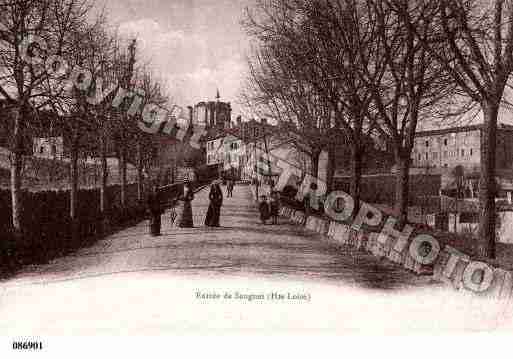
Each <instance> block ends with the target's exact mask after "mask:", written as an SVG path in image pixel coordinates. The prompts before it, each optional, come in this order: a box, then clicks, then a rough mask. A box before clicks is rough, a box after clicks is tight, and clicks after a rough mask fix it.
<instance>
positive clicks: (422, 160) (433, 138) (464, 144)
mask: <svg viewBox="0 0 513 359" xmlns="http://www.w3.org/2000/svg"><path fill="white" fill-rule="evenodd" d="M481 141H482V125H471V126H462V127H454V128H447V129H442V130H432V131H421V132H418V133H417V134H416V136H415V144H414V147H413V151H412V164H413V166H414V167H420V168H426V167H429V168H454V167H456V166H459V165H461V166H463V167H464V168H465V169H467V170H470V171H473V172H474V171H477V172H478V171H479V170H480V164H481ZM512 158H513V126H509V125H499V127H498V129H497V153H496V164H497V168H498V169H511V168H513V164H512V161H511V160H512Z"/></svg>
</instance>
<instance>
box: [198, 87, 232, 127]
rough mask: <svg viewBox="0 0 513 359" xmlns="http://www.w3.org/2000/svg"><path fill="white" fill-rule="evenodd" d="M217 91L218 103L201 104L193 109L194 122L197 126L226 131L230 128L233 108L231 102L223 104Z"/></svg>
mask: <svg viewBox="0 0 513 359" xmlns="http://www.w3.org/2000/svg"><path fill="white" fill-rule="evenodd" d="M220 98H221V96H220V95H219V91H217V95H216V101H208V102H199V103H198V104H196V105H195V106H194V109H193V122H194V124H195V125H199V126H204V127H205V128H207V129H210V128H218V129H221V130H222V129H225V128H228V127H230V122H231V118H232V107H231V104H230V103H229V102H221V101H220Z"/></svg>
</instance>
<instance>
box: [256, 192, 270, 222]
mask: <svg viewBox="0 0 513 359" xmlns="http://www.w3.org/2000/svg"><path fill="white" fill-rule="evenodd" d="M260 199H261V201H260V204H259V206H258V210H259V211H260V220H261V221H262V223H263V224H265V221H267V220H268V219H269V217H270V216H271V208H270V206H269V203H268V202H267V197H266V196H261V197H260Z"/></svg>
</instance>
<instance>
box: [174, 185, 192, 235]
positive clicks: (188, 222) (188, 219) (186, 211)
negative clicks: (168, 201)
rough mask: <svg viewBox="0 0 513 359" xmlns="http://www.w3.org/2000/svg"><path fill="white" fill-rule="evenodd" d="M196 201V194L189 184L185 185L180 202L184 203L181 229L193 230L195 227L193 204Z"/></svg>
mask: <svg viewBox="0 0 513 359" xmlns="http://www.w3.org/2000/svg"><path fill="white" fill-rule="evenodd" d="M193 199H194V192H193V190H192V186H191V184H190V183H189V182H185V183H184V185H183V195H182V196H181V198H180V200H181V201H182V202H183V205H182V214H181V217H180V222H179V224H178V226H179V227H181V228H192V227H194V221H193V219H192V206H191V202H192V200H193Z"/></svg>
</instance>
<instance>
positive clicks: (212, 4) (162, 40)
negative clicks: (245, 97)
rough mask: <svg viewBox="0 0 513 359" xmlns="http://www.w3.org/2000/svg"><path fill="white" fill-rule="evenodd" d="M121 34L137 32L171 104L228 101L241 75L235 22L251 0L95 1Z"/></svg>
mask: <svg viewBox="0 0 513 359" xmlns="http://www.w3.org/2000/svg"><path fill="white" fill-rule="evenodd" d="M100 1H104V3H105V7H106V9H107V11H108V14H109V18H110V21H111V23H113V24H115V25H118V26H119V32H120V34H122V35H123V36H131V35H134V34H136V35H138V39H139V44H138V47H139V49H140V51H141V52H142V54H143V55H144V56H145V57H147V58H151V63H152V64H153V69H154V70H155V72H156V74H158V75H159V76H160V77H161V78H162V79H164V80H165V81H166V82H167V84H168V88H169V89H170V91H169V92H170V95H171V96H172V100H173V102H175V103H176V104H178V105H181V106H187V105H193V104H195V103H197V102H200V101H204V100H214V98H215V95H216V89H217V88H219V91H220V94H221V101H226V102H231V103H232V108H233V109H234V111H233V118H235V117H236V116H237V115H238V114H239V112H240V111H239V109H240V107H239V106H238V105H237V104H236V101H237V95H238V93H239V90H240V88H241V86H242V84H243V79H244V76H245V53H246V50H247V48H248V38H247V37H246V35H245V33H244V31H243V29H242V28H241V26H240V20H241V19H242V16H243V13H244V8H245V7H246V6H247V5H249V4H250V1H251V0H100Z"/></svg>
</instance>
